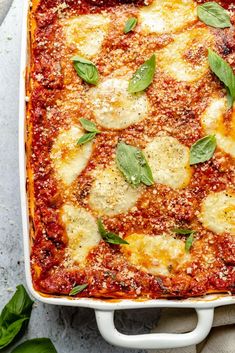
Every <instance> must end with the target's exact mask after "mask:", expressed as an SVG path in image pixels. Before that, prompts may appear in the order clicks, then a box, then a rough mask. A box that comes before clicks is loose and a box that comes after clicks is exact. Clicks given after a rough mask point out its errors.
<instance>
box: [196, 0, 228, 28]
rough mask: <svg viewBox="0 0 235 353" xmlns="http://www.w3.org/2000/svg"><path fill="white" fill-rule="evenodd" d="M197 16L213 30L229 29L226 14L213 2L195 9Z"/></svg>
mask: <svg viewBox="0 0 235 353" xmlns="http://www.w3.org/2000/svg"><path fill="white" fill-rule="evenodd" d="M197 15H198V17H199V18H200V20H201V21H202V22H204V23H205V24H206V25H208V26H212V27H215V28H226V27H231V26H232V24H231V22H230V18H229V14H228V12H227V11H226V10H225V9H224V8H223V7H222V6H220V5H219V4H218V3H217V2H215V1H209V2H206V3H205V4H203V5H200V6H198V7H197Z"/></svg>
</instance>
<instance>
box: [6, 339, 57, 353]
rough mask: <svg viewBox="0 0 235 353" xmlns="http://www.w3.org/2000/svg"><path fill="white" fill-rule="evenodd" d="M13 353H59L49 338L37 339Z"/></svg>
mask: <svg viewBox="0 0 235 353" xmlns="http://www.w3.org/2000/svg"><path fill="white" fill-rule="evenodd" d="M11 353H57V351H56V349H55V347H54V345H53V343H52V342H51V340H50V339H49V338H35V339H33V340H29V341H26V342H24V343H22V344H20V345H19V346H18V347H16V348H15V349H13V351H12V352H11Z"/></svg>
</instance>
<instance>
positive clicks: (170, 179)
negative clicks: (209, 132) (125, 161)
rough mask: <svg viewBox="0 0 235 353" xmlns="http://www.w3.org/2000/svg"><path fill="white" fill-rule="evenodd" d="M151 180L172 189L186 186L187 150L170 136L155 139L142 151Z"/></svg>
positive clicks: (189, 173) (188, 166) (189, 172)
mask: <svg viewBox="0 0 235 353" xmlns="http://www.w3.org/2000/svg"><path fill="white" fill-rule="evenodd" d="M144 152H145V155H146V157H147V160H148V162H149V165H150V168H151V170H152V173H153V179H154V181H155V182H156V183H159V184H164V185H168V186H170V187H172V188H173V189H178V188H183V187H185V186H187V185H188V183H189V181H190V177H191V168H190V165H189V148H188V147H186V146H184V145H182V144H181V143H180V142H179V141H178V140H177V139H176V138H174V137H171V136H158V137H155V138H154V139H153V140H152V141H151V142H150V143H149V144H148V145H147V146H146V148H145V150H144Z"/></svg>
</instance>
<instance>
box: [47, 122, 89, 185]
mask: <svg viewBox="0 0 235 353" xmlns="http://www.w3.org/2000/svg"><path fill="white" fill-rule="evenodd" d="M82 135H84V131H83V130H82V129H80V127H78V126H72V127H71V128H70V129H69V130H65V131H62V132H61V133H60V134H59V135H58V137H57V138H56V140H55V142H54V144H53V146H52V150H51V160H52V163H53V166H54V169H55V172H56V176H57V177H58V178H59V179H61V180H62V181H63V182H64V183H65V184H66V185H70V184H71V183H72V182H73V181H74V180H75V178H76V177H77V176H78V175H79V174H80V173H81V172H82V170H83V169H84V168H85V167H86V165H87V162H88V161H89V158H90V156H91V153H92V142H88V143H86V144H85V145H82V146H78V145H77V141H78V139H79V138H80V137H81V136H82Z"/></svg>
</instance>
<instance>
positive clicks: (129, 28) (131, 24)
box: [123, 17, 138, 34]
mask: <svg viewBox="0 0 235 353" xmlns="http://www.w3.org/2000/svg"><path fill="white" fill-rule="evenodd" d="M137 22H138V20H137V18H136V17H131V18H129V19H128V20H127V21H126V24H125V27H124V30H123V32H124V33H125V34H127V33H129V32H131V31H133V29H134V28H135V26H136V25H137Z"/></svg>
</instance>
